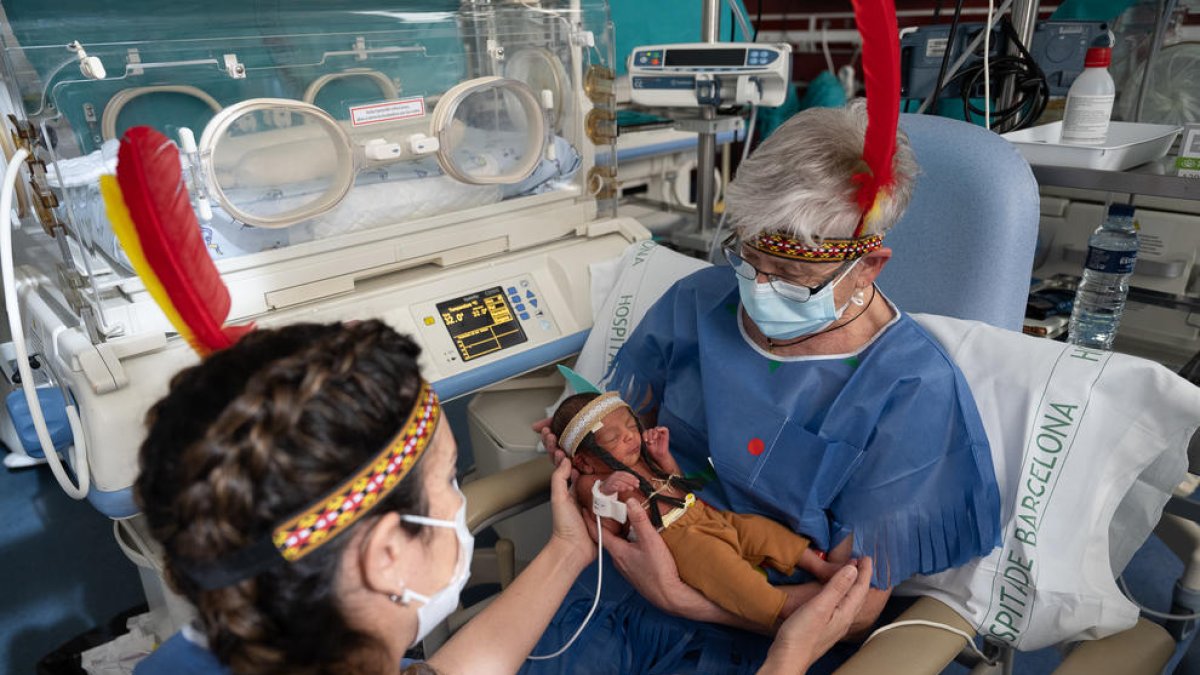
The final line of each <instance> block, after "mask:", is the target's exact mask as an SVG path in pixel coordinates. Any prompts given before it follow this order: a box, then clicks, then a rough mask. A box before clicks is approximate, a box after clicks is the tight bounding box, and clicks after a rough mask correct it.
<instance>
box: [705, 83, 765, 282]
mask: <svg viewBox="0 0 1200 675" xmlns="http://www.w3.org/2000/svg"><path fill="white" fill-rule="evenodd" d="M757 122H758V106H757V105H751V106H750V123H749V124H747V125H746V143H745V145H743V146H742V159H741V160H740V161H739V162H738V166H741V165H742V163H743V162H745V161H746V158H747V157H749V156H750V145H751V144H752V143H753V142H754V126H755V124H756V123H757ZM724 201H725V208H724V209H723V210H722V211H721V219H720V220H718V221H717V229H716V230H715V231H714V232H713V237H712V241H710V242H709V243H708V261H709V262H716V259H717V249H719V248H720V247H721V232H722V231H723V230H724V229H725V220H726V219H728V218H729V200H727V199H726V200H724Z"/></svg>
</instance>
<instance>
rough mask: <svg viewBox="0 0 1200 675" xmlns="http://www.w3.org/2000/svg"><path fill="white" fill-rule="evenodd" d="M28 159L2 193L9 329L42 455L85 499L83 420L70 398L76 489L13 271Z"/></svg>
mask: <svg viewBox="0 0 1200 675" xmlns="http://www.w3.org/2000/svg"><path fill="white" fill-rule="evenodd" d="M28 156H29V151H28V150H26V149H24V148H19V149H18V150H17V151H16V152H15V153H13V157H12V159H11V160H9V162H8V167H7V168H6V169H5V173H4V183H3V188H0V190H3V192H0V275H2V277H3V283H4V304H5V306H6V308H7V310H8V311H7V314H8V329H9V333H10V334H11V339H12V345H13V351H14V352H16V360H17V371H18V372H19V373H20V374H21V390H22V391H23V392H24V393H25V404H26V405H27V406H28V407H29V417H30V418H31V420H32V421H33V429H34V431H35V432H36V433H37V438H38V443H39V444H41V446H42V453H43V454H44V455H45V456H46V462H47V463H48V464H49V465H50V472H51V473H53V474H54V478H55V480H57V481H58V484H59V485H60V486H62V489H63V492H66V493H67V496H68V497H70V498H71V499H83V498H84V497H86V496H87V494H88V490H89V489H90V487H91V474H90V472H89V470H88V463H87V444H86V442H85V438H84V433H83V425H82V424H81V423H80V420H79V412H78V411H77V410H76V409H75V405H74V404H72V403H71V400H70V399H69V398H66V399H65V400H64V402H65V403H66V413H67V423H68V424H69V425H70V427H71V434H72V436H73V437H74V443H73V445H74V450H75V452H74V456H75V462H74V465H75V466H74V469H75V477H76V480H78V485H76V484H73V483H72V482H71V479H70V477H69V476H68V475H67V471H66V469H65V468H63V465H62V461H61V460H60V459H59V458H58V451H57V450H56V449H55V447H54V441H53V440H51V438H50V431H49V429H47V428H46V418H45V416H44V415H43V414H42V404H41V401H40V400H39V399H38V395H37V387H35V386H34V381H33V370H32V369H31V368H30V367H29V351H28V349H26V346H25V329H24V326H23V325H22V322H21V306H20V301H19V299H18V298H17V279H16V273H15V271H14V269H13V245H12V230H13V224H12V203H13V194H14V193H15V192H16V186H17V177H18V175H19V174H20V169H21V164H22V162H24V161H25V158H26V157H28ZM64 236H65V235H64ZM47 367H49V366H47Z"/></svg>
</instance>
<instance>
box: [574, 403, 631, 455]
mask: <svg viewBox="0 0 1200 675" xmlns="http://www.w3.org/2000/svg"><path fill="white" fill-rule="evenodd" d="M628 407H629V404H628V403H626V402H625V401H622V400H621V397H620V396H618V395H617V392H615V391H610V392H608V393H607V394H601V395H599V396H597V397H596V398H594V399H592V400H591V401H588V404H587V405H585V406H583V410H580V411H579V412H578V413H576V414H575V416H574V417H572V418H571V421H570V422H568V423H567V426H566V427H565V428H563V433H562V438H560V439H559V441H558V445H559V447H561V448H562V449H563V451H564V452H566V453H567V456H568V457H574V456H575V451H576V450H578V449H579V444H580V443H582V442H583V439H584V438H585V437H586V436H587V435H588V434H590V433H592V432H593V431H597V430H599V429H600V427H601V426H602V425H603V422H604V417H605V415H608V414H609V413H611V412H613V411H614V410H620V409H621V408H628Z"/></svg>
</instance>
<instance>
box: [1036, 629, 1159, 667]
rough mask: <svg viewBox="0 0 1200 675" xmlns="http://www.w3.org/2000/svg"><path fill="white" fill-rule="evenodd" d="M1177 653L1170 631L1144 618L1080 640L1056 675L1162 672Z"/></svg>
mask: <svg viewBox="0 0 1200 675" xmlns="http://www.w3.org/2000/svg"><path fill="white" fill-rule="evenodd" d="M1174 653H1175V641H1174V640H1172V639H1171V636H1170V635H1168V634H1167V631H1166V630H1165V629H1163V627H1162V626H1160V625H1158V624H1156V623H1154V622H1153V621H1148V620H1146V619H1144V618H1143V619H1138V622H1137V625H1136V626H1134V627H1133V628H1130V629H1129V630H1127V631H1123V632H1120V633H1117V634H1116V635H1110V636H1108V637H1106V638H1104V639H1103V640H1089V641H1087V642H1081V643H1079V646H1077V647H1075V649H1073V650H1071V653H1070V654H1068V655H1067V658H1065V659H1063V662H1062V665H1060V666H1059V667H1058V668H1057V669H1056V670H1055V671H1054V675H1085V674H1086V675H1091V674H1092V673H1110V674H1111V675H1122V674H1124V673H1128V674H1129V675H1136V674H1138V673H1159V672H1162V669H1163V668H1164V667H1165V666H1166V665H1167V662H1168V661H1170V660H1171V656H1172V655H1173V654H1174Z"/></svg>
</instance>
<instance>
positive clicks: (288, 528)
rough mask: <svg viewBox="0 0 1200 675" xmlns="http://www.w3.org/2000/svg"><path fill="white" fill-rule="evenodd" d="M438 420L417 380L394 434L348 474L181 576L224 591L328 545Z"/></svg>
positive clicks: (367, 507)
mask: <svg viewBox="0 0 1200 675" xmlns="http://www.w3.org/2000/svg"><path fill="white" fill-rule="evenodd" d="M440 416H441V406H439V405H438V397H437V394H435V393H434V391H433V387H431V386H429V383H428V382H425V381H422V382H421V388H420V390H419V391H418V392H417V399H416V402H415V403H414V404H413V409H412V411H411V412H410V413H409V415H408V420H407V421H405V423H404V426H403V427H402V428H401V430H400V433H399V434H398V435H397V436H396V437H395V438H393V439H392V441H391V442H390V443H389V444H388V445H387V446H386V447H385V448H384V449H383V450H381V451H380V452H379V454H377V455H376V456H375V457H373V458H372V459H371V460H370V461H369V462H367V463H365V464H363V466H362V467H361V468H359V470H358V471H356V472H355V473H354V475H352V476H350V477H349V478H347V479H346V480H345V481H343V482H342V483H341V484H340V485H338V486H337V487H336V488H334V489H333V490H331V491H329V492H328V493H327V494H326V495H325V496H323V497H321V498H319V499H317V500H315V501H313V502H312V503H311V504H309V505H308V506H306V507H304V509H302V510H301V511H299V512H297V513H296V514H294V515H293V516H292V517H290V518H288V519H287V520H285V521H283V523H282V524H280V525H278V526H276V527H275V528H273V529H272V530H271V532H269V533H268V534H266V535H264V536H263V537H261V538H260V539H259V540H258V541H256V542H254V543H253V544H250V545H249V546H246V547H245V548H241V549H239V550H237V551H234V552H233V553H231V554H229V555H226V556H224V557H222V558H219V559H217V560H213V561H205V562H202V563H193V564H181V568H182V569H183V572H184V574H186V575H187V577H188V578H189V579H191V580H192V581H193V582H195V583H196V585H198V586H199V587H200V588H202V589H204V590H206V591H207V590H213V589H216V588H224V587H225V586H229V585H232V584H235V583H237V582H239V581H243V580H245V579H249V578H251V577H253V576H256V575H258V574H260V573H262V572H264V571H266V570H267V569H270V568H271V567H273V566H274V565H276V564H278V563H279V562H280V561H286V562H295V561H297V560H299V559H301V558H303V557H304V556H306V555H308V554H309V553H312V552H313V551H314V550H316V549H318V548H320V547H321V545H322V544H325V543H326V542H329V541H332V540H333V539H334V538H335V537H337V536H338V535H339V534H341V533H342V532H345V531H346V530H347V529H348V528H349V527H350V526H352V525H354V524H355V523H357V522H358V521H359V520H360V519H362V518H363V516H365V515H367V514H368V513H369V512H370V511H371V509H372V508H373V507H374V506H375V505H376V504H378V503H379V502H381V501H383V500H384V499H385V498H386V497H387V496H388V495H389V494H390V493H391V492H392V490H393V489H395V487H396V486H397V485H399V484H400V481H401V480H403V479H404V477H405V476H406V475H408V472H409V471H410V470H412V467H413V465H414V464H416V462H417V460H418V459H420V457H421V454H422V453H423V452H425V448H427V447H429V440H430V439H431V438H433V433H434V431H435V430H437V424H438V418H439V417H440Z"/></svg>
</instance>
